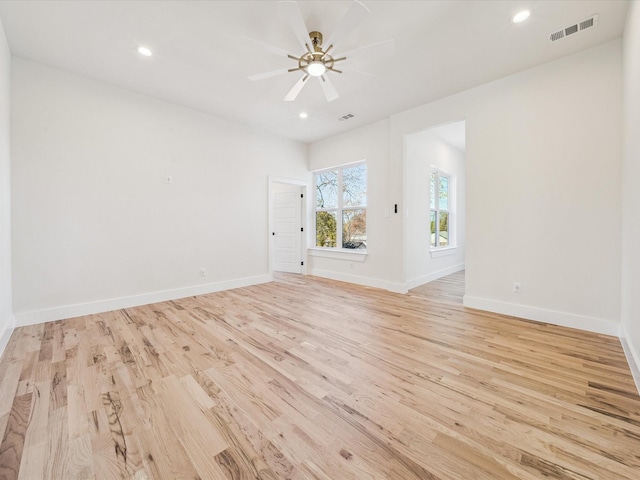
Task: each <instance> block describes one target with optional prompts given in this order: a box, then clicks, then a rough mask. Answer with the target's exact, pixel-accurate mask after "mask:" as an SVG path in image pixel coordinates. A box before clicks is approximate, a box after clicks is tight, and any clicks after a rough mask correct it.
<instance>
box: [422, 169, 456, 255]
mask: <svg viewBox="0 0 640 480" xmlns="http://www.w3.org/2000/svg"><path fill="white" fill-rule="evenodd" d="M433 174H435V175H436V178H435V182H434V188H435V191H434V192H433V198H434V207H433V208H432V207H431V193H432V192H431V177H432V175H433ZM440 177H445V178H448V180H449V182H448V183H449V192H448V195H449V197H448V202H447V203H448V208H446V209H443V208H440ZM428 185H429V229H428V232H429V233H428V235H429V250H430V251H431V252H444V251H446V250H452V249H455V248H456V242H455V239H456V233H455V198H456V195H455V192H456V177H455V175H454V174H453V173H450V172H448V171H446V170H444V169H442V168H439V167H435V166H431V168H430V170H429V181H428ZM434 212H435V214H436V228H435V236H436V241H437V243H438V245H435V246H434V245H432V243H431V216H432V213H434ZM441 212H444V213H446V214H447V216H448V219H447V224H448V225H447V226H448V231H447V245H439V243H440V240H439V239H440V213H441Z"/></svg>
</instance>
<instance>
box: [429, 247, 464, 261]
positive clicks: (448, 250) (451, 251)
mask: <svg viewBox="0 0 640 480" xmlns="http://www.w3.org/2000/svg"><path fill="white" fill-rule="evenodd" d="M457 250H458V247H442V248H434V249H431V251H430V252H429V253H430V254H431V258H440V257H447V256H449V255H455V254H456V251H457Z"/></svg>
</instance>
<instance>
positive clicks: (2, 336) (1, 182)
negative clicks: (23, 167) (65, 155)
mask: <svg viewBox="0 0 640 480" xmlns="http://www.w3.org/2000/svg"><path fill="white" fill-rule="evenodd" d="M10 106H11V52H10V51H9V45H8V44H7V39H6V37H5V33H4V27H3V26H2V21H1V20H0V354H1V353H2V351H3V350H4V347H5V346H6V345H7V342H8V341H9V337H10V336H11V332H12V330H13V307H12V301H11V161H10V146H9V145H10V141H9V135H10V118H11V108H10Z"/></svg>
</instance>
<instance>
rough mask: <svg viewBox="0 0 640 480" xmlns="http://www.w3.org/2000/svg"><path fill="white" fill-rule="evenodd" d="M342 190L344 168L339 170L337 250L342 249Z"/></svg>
mask: <svg viewBox="0 0 640 480" xmlns="http://www.w3.org/2000/svg"><path fill="white" fill-rule="evenodd" d="M342 188H343V181H342V168H340V169H338V211H337V215H336V216H337V217H338V218H336V229H337V230H338V231H337V232H336V247H337V248H342V245H343V243H342V219H343V214H342V208H343V196H344V194H343V192H342Z"/></svg>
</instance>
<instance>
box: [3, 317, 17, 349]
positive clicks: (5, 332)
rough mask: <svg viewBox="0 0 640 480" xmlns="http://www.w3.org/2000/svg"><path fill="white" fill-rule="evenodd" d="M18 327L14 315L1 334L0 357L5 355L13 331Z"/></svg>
mask: <svg viewBox="0 0 640 480" xmlns="http://www.w3.org/2000/svg"><path fill="white" fill-rule="evenodd" d="M15 325H16V319H15V317H14V316H13V315H11V317H10V318H9V321H8V322H7V325H6V326H5V327H4V330H2V333H1V334H0V357H1V356H2V354H3V353H4V349H5V348H7V344H8V343H9V339H10V338H11V334H12V333H13V329H14V328H15Z"/></svg>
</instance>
